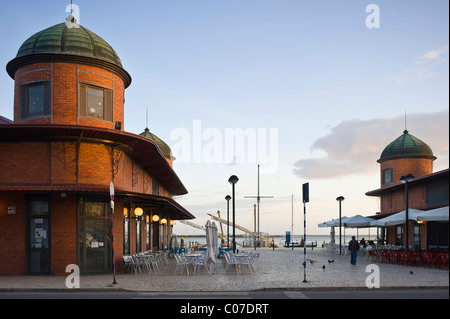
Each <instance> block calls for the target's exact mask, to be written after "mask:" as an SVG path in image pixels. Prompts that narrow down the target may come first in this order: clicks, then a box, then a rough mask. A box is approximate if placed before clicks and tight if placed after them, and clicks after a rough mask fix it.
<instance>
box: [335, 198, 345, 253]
mask: <svg viewBox="0 0 450 319" xmlns="http://www.w3.org/2000/svg"><path fill="white" fill-rule="evenodd" d="M344 199H345V198H344V196H339V197H338V198H336V200H337V201H338V202H339V255H340V254H341V249H342V238H341V233H342V232H341V226H342V223H341V212H342V207H341V203H342V201H343V200H344Z"/></svg>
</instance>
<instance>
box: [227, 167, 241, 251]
mask: <svg viewBox="0 0 450 319" xmlns="http://www.w3.org/2000/svg"><path fill="white" fill-rule="evenodd" d="M238 181H239V178H238V177H237V176H236V175H232V176H230V178H229V179H228V182H229V183H230V184H231V185H232V189H233V195H232V196H233V254H234V253H236V237H235V235H236V234H235V211H236V210H235V202H236V201H235V198H236V196H235V194H234V185H235V184H236V183H237V182H238Z"/></svg>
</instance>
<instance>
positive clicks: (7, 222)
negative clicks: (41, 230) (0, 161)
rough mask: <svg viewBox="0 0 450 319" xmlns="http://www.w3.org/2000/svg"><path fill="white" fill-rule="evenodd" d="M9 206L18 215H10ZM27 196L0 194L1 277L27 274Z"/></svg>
mask: <svg viewBox="0 0 450 319" xmlns="http://www.w3.org/2000/svg"><path fill="white" fill-rule="evenodd" d="M8 206H16V213H15V214H14V215H8ZM25 216H26V212H25V195H24V194H19V193H13V194H6V193H0V275H22V274H23V273H24V272H25V229H26V227H25V220H26V219H25Z"/></svg>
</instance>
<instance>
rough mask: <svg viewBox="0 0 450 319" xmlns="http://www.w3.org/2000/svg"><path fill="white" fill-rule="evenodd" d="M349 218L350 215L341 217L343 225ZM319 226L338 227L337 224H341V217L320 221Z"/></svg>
mask: <svg viewBox="0 0 450 319" xmlns="http://www.w3.org/2000/svg"><path fill="white" fill-rule="evenodd" d="M348 219H349V217H347V216H344V217H341V226H344V223H345V221H346V220H348ZM318 226H319V227H336V226H339V218H336V219H332V220H329V221H327V222H323V223H320V224H319V225H318Z"/></svg>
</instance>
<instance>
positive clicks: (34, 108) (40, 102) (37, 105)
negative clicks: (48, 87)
mask: <svg viewBox="0 0 450 319" xmlns="http://www.w3.org/2000/svg"><path fill="white" fill-rule="evenodd" d="M43 114H44V85H43V84H42V85H35V86H30V87H29V88H28V115H29V116H37V115H43Z"/></svg>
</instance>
